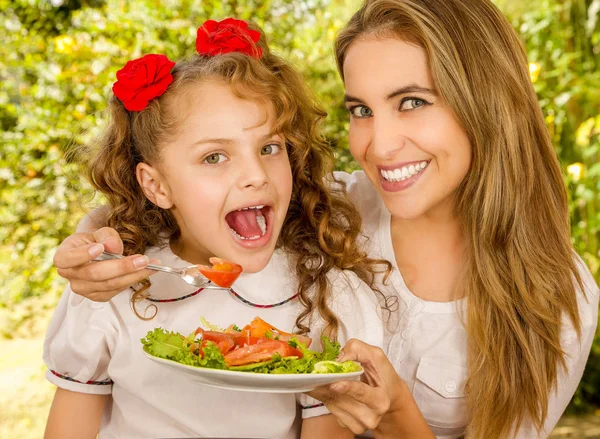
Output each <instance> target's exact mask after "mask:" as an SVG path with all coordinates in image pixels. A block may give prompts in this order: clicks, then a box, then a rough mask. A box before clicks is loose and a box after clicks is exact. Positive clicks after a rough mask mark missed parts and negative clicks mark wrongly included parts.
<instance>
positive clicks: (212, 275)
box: [198, 258, 242, 288]
mask: <svg viewBox="0 0 600 439" xmlns="http://www.w3.org/2000/svg"><path fill="white" fill-rule="evenodd" d="M209 261H210V263H211V264H212V267H209V266H208V265H202V264H198V271H200V273H202V275H203V276H204V277H206V278H207V279H208V280H211V281H212V282H214V283H215V284H216V285H218V286H220V287H223V288H229V287H230V286H231V285H233V283H234V282H235V280H236V279H237V278H238V276H239V275H240V273H241V272H242V266H241V265H238V264H236V263H235V262H231V261H227V260H225V259H220V258H210V259H209Z"/></svg>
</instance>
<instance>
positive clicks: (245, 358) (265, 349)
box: [225, 340, 302, 366]
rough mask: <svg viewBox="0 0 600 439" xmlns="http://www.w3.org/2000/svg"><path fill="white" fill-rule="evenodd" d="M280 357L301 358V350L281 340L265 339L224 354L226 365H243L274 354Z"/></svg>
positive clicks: (257, 361) (262, 359)
mask: <svg viewBox="0 0 600 439" xmlns="http://www.w3.org/2000/svg"><path fill="white" fill-rule="evenodd" d="M276 353H277V354H279V355H281V356H282V357H292V356H293V357H298V358H302V352H301V351H299V350H298V349H296V348H293V347H291V346H290V345H289V344H287V343H286V342H284V341H281V340H265V341H262V342H259V343H256V344H252V345H249V346H246V347H243V348H238V349H235V350H233V351H231V352H229V353H228V354H226V355H225V363H227V365H228V366H243V365H244V364H251V363H260V362H261V361H268V360H270V359H272V358H273V355H274V354H276Z"/></svg>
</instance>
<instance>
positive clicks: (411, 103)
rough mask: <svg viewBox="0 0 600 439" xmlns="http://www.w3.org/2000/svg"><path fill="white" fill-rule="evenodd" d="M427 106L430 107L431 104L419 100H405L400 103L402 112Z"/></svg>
mask: <svg viewBox="0 0 600 439" xmlns="http://www.w3.org/2000/svg"><path fill="white" fill-rule="evenodd" d="M425 105H430V102H427V101H426V100H425V99H419V98H405V99H402V102H400V111H403V110H414V109H416V108H419V107H424V106H425Z"/></svg>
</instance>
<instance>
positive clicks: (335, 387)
mask: <svg viewBox="0 0 600 439" xmlns="http://www.w3.org/2000/svg"><path fill="white" fill-rule="evenodd" d="M329 388H330V389H331V390H333V391H334V392H340V393H341V392H343V391H344V390H346V385H345V384H344V383H334V384H332V385H331V386H329Z"/></svg>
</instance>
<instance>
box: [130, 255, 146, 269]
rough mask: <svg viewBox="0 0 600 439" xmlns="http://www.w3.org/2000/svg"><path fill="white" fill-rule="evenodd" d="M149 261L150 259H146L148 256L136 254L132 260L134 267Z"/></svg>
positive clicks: (139, 266)
mask: <svg viewBox="0 0 600 439" xmlns="http://www.w3.org/2000/svg"><path fill="white" fill-rule="evenodd" d="M149 263H150V260H149V259H148V256H138V257H137V258H135V259H134V260H133V266H134V267H135V268H142V267H145V266H146V265H148V264H149Z"/></svg>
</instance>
